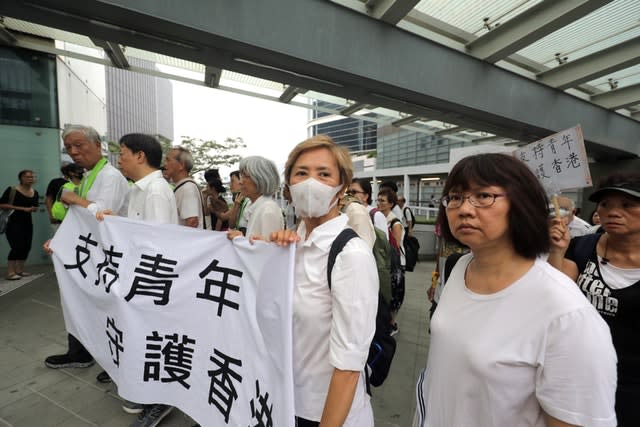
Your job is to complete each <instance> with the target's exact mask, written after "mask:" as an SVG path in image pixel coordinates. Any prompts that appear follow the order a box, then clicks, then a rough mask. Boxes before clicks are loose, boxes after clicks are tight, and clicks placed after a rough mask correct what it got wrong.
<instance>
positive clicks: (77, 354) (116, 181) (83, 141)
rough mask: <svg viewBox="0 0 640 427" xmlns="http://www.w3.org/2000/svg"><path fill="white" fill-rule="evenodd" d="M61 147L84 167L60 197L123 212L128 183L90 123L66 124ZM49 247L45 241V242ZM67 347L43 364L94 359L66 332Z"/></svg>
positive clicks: (75, 364)
mask: <svg viewBox="0 0 640 427" xmlns="http://www.w3.org/2000/svg"><path fill="white" fill-rule="evenodd" d="M62 140H63V142H64V147H65V150H66V151H67V153H68V154H69V156H71V158H72V159H73V161H74V163H75V164H77V165H78V166H81V167H82V168H84V169H86V172H85V173H84V177H83V179H82V182H81V184H80V190H79V194H76V193H74V192H71V191H65V192H63V193H62V195H61V197H60V200H61V201H62V202H64V203H65V204H67V205H77V206H81V207H83V208H86V209H88V210H89V211H90V212H91V213H93V214H95V213H96V212H97V211H99V210H106V209H109V210H111V211H113V212H116V213H121V214H124V213H125V212H126V211H127V201H128V194H129V186H128V184H127V180H126V179H125V178H124V176H122V174H121V173H120V171H118V170H117V169H116V168H114V167H113V166H111V165H110V164H109V163H108V162H107V161H106V159H104V158H103V157H102V145H101V141H100V135H99V134H98V132H97V131H96V130H95V129H93V128H92V127H90V126H79V125H74V126H69V127H67V128H65V130H64V131H63V132H62ZM45 249H48V242H47V243H45ZM68 341H69V347H68V350H67V352H66V353H65V354H59V355H54V356H49V357H47V358H46V359H45V362H44V364H45V365H46V366H47V367H49V368H52V369H59V368H86V367H89V366H91V365H93V364H94V363H95V362H94V360H93V357H92V356H91V354H90V353H89V352H88V351H87V350H86V349H85V348H84V346H83V345H82V344H81V343H80V341H78V340H77V339H76V338H75V337H74V336H73V335H71V334H68Z"/></svg>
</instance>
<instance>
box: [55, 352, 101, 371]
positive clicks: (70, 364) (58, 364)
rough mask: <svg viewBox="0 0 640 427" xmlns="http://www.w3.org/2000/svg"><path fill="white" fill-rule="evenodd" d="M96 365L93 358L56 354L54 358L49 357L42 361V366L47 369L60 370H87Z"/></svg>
mask: <svg viewBox="0 0 640 427" xmlns="http://www.w3.org/2000/svg"><path fill="white" fill-rule="evenodd" d="M94 363H96V361H95V360H93V357H91V356H89V357H88V358H87V357H80V356H73V355H70V354H57V355H55V356H49V357H47V358H46V359H44V364H45V366H46V367H47V368H51V369H61V368H88V367H89V366H92V365H93V364H94Z"/></svg>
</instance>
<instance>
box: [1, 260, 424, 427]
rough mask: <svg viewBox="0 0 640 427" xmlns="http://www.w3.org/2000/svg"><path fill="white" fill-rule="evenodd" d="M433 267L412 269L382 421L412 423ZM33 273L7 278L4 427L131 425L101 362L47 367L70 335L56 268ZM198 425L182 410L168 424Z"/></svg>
mask: <svg viewBox="0 0 640 427" xmlns="http://www.w3.org/2000/svg"><path fill="white" fill-rule="evenodd" d="M432 269H433V263H431V262H422V263H420V264H418V266H417V268H416V271H415V272H413V273H407V283H406V284H407V291H406V296H405V303H404V306H403V307H402V310H401V311H400V315H399V319H398V323H399V327H400V332H399V334H398V335H396V338H397V339H398V350H397V353H396V356H395V358H394V363H393V366H392V369H391V373H390V375H389V378H388V379H387V381H386V382H385V384H384V385H383V386H382V387H380V388H374V389H373V407H374V414H375V418H376V426H381V427H390V426H398V427H405V426H410V425H411V421H412V419H413V412H414V409H415V399H414V385H415V381H416V377H417V375H418V373H419V371H420V370H421V369H422V368H423V367H424V364H425V361H426V354H427V349H428V334H427V314H428V303H427V300H426V294H425V287H426V284H427V282H430V272H431V271H432ZM30 271H32V272H33V273H34V276H30V277H29V278H25V279H22V280H19V281H11V282H9V281H6V280H4V279H0V427H3V426H6V427H53V426H61V427H76V426H78V427H80V426H83V427H86V426H100V427H127V426H128V425H129V424H130V423H131V422H132V421H133V419H134V418H133V417H134V416H132V415H128V414H126V413H124V412H123V411H122V409H121V401H120V398H119V397H118V396H117V394H116V392H115V386H114V385H103V384H99V383H97V382H96V380H95V377H96V375H97V374H98V373H99V372H100V371H101V369H100V368H99V367H98V366H97V365H94V366H93V367H91V368H87V369H58V370H54V369H48V368H46V367H45V366H44V364H43V360H44V359H45V357H46V356H49V355H52V354H58V353H61V352H64V351H66V348H67V336H66V332H65V329H64V321H63V319H62V311H61V308H60V297H59V294H58V287H57V284H56V279H55V275H54V273H53V267H52V266H44V265H43V266H35V267H33V268H31V270H30ZM1 277H4V272H3V275H2V276H1ZM193 424H194V422H193V421H192V420H191V419H190V418H189V417H187V416H186V415H184V414H183V413H182V412H180V411H174V412H173V413H172V414H171V415H170V416H169V417H167V419H166V420H165V421H163V423H162V426H163V427H190V426H192V425H193ZM243 427H244V426H243Z"/></svg>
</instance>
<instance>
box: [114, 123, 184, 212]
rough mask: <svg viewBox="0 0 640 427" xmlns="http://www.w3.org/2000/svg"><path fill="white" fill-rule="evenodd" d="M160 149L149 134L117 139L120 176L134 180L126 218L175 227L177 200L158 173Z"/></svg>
mask: <svg viewBox="0 0 640 427" xmlns="http://www.w3.org/2000/svg"><path fill="white" fill-rule="evenodd" d="M161 161H162V147H161V146H160V143H159V142H158V141H157V140H156V139H155V138H154V137H153V136H151V135H144V134H140V133H131V134H128V135H125V136H123V137H122V138H120V159H119V160H118V165H119V166H120V169H121V170H122V173H123V174H125V175H126V176H128V177H129V178H130V179H132V180H133V181H134V183H133V185H132V186H131V191H130V193H129V209H128V213H127V217H129V218H131V219H139V220H142V221H148V222H155V223H159V224H178V208H177V206H176V198H175V196H174V195H173V191H172V190H171V187H169V184H168V183H167V181H166V180H165V179H164V178H163V176H162V172H161V171H160V162H161Z"/></svg>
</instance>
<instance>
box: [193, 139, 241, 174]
mask: <svg viewBox="0 0 640 427" xmlns="http://www.w3.org/2000/svg"><path fill="white" fill-rule="evenodd" d="M180 145H181V146H183V147H184V148H186V149H188V150H189V151H191V155H192V156H193V169H192V170H191V173H192V174H193V175H195V174H197V173H199V172H204V171H206V170H208V169H218V168H220V167H221V166H232V165H234V164H236V163H238V162H239V161H240V158H241V156H240V155H239V154H236V153H234V151H235V150H237V149H238V148H245V147H246V144H245V143H244V141H243V140H242V138H240V137H237V138H229V137H228V138H226V139H225V140H224V141H223V142H217V141H214V140H208V141H205V140H204V139H201V138H193V137H190V136H183V137H182V143H181V144H180Z"/></svg>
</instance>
